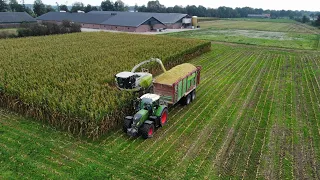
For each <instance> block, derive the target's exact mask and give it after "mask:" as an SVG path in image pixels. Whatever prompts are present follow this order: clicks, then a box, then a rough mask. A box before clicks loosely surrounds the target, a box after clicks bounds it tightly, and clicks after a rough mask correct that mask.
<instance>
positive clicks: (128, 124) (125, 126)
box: [122, 119, 132, 133]
mask: <svg viewBox="0 0 320 180" xmlns="http://www.w3.org/2000/svg"><path fill="white" fill-rule="evenodd" d="M131 124H132V121H131V120H128V119H126V120H124V123H123V126H122V130H123V132H124V133H127V132H128V128H131Z"/></svg>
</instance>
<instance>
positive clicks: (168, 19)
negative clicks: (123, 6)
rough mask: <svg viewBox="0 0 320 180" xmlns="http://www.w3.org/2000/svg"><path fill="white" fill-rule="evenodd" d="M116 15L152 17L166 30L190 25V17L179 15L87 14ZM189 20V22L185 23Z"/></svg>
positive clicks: (104, 12) (94, 12)
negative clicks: (164, 26) (163, 25)
mask: <svg viewBox="0 0 320 180" xmlns="http://www.w3.org/2000/svg"><path fill="white" fill-rule="evenodd" d="M113 13H116V14H118V15H121V16H123V17H129V16H134V15H139V16H152V17H155V18H156V19H158V20H159V21H161V22H162V23H163V24H165V25H166V28H168V29H180V28H183V27H186V26H190V25H191V16H189V15H188V14H180V13H149V12H122V11H91V12H89V14H101V15H102V14H109V15H110V14H113ZM185 20H189V21H185Z"/></svg>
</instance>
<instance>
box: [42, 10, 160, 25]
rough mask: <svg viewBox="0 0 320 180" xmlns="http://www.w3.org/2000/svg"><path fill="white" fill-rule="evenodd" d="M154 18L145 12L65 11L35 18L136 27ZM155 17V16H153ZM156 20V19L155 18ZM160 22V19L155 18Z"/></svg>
mask: <svg viewBox="0 0 320 180" xmlns="http://www.w3.org/2000/svg"><path fill="white" fill-rule="evenodd" d="M151 18H154V17H152V16H150V15H146V14H132V15H130V16H128V15H126V14H121V13H117V14H112V15H111V13H105V14H95V13H65V12H49V13H47V14H44V15H42V16H39V17H38V18H37V20H42V21H63V20H70V21H73V22H77V23H86V24H102V25H115V26H128V27H138V26H140V25H141V24H143V23H144V22H146V21H148V20H149V19H151ZM154 19H156V18H154ZM156 20H157V19H156ZM157 21H158V22H159V23H160V24H162V22H161V21H159V20H157Z"/></svg>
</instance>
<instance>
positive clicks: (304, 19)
mask: <svg viewBox="0 0 320 180" xmlns="http://www.w3.org/2000/svg"><path fill="white" fill-rule="evenodd" d="M309 21H310V19H309V18H308V17H307V16H306V15H304V16H303V17H302V23H307V22H309Z"/></svg>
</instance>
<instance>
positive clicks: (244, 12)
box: [0, 0, 320, 19]
mask: <svg viewBox="0 0 320 180" xmlns="http://www.w3.org/2000/svg"><path fill="white" fill-rule="evenodd" d="M133 9H134V11H138V12H158V13H184V14H189V15H192V16H200V17H218V18H246V17H248V14H270V15H271V18H290V19H296V18H300V19H301V18H302V17H303V16H306V17H311V18H313V19H317V17H318V16H319V15H320V13H319V12H318V13H315V12H310V11H292V10H264V9H261V8H251V7H243V8H231V7H225V6H222V7H219V8H216V9H215V8H206V7H204V6H201V5H200V6H195V5H188V6H186V7H182V6H177V5H176V6H174V7H165V6H164V5H162V4H161V3H160V2H159V0H155V1H149V2H148V3H147V5H142V6H138V5H135V6H134V8H133ZM94 10H95V11H100V10H101V11H128V10H129V7H128V6H126V5H125V4H124V3H123V2H122V1H121V0H116V1H115V2H114V1H112V0H104V1H102V2H101V4H100V6H91V5H90V4H88V5H86V6H85V5H84V4H83V3H82V2H75V3H74V4H73V5H72V7H71V9H69V8H68V6H67V5H63V4H62V5H59V6H58V7H57V8H56V9H54V8H53V7H52V6H50V5H45V4H44V3H43V2H42V1H41V0H35V1H34V5H33V9H30V8H28V7H26V6H25V5H24V3H22V4H19V3H18V2H17V0H9V2H7V0H0V12H3V11H14V12H21V11H25V12H27V13H29V14H31V15H32V16H34V17H36V16H40V15H42V14H45V13H47V12H51V11H66V12H78V11H83V12H89V11H94Z"/></svg>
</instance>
